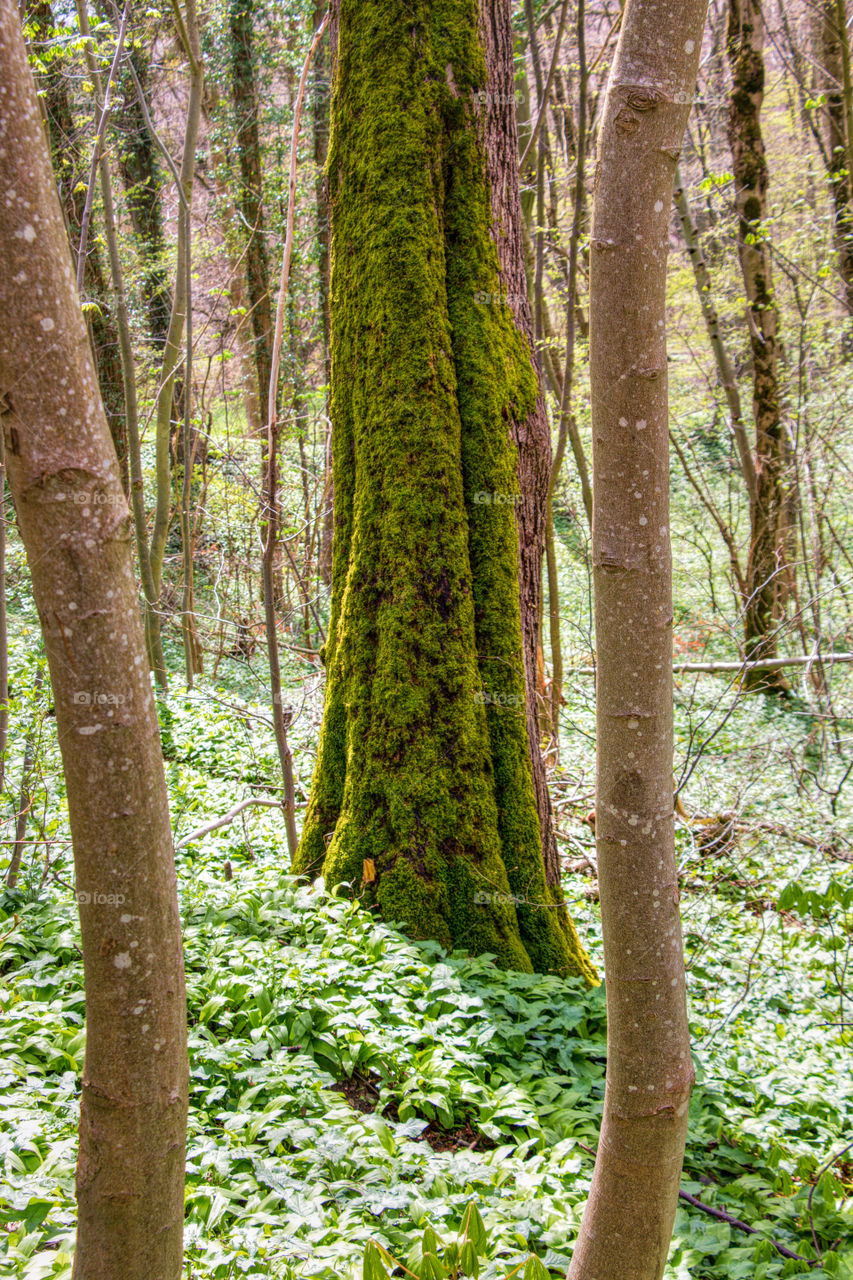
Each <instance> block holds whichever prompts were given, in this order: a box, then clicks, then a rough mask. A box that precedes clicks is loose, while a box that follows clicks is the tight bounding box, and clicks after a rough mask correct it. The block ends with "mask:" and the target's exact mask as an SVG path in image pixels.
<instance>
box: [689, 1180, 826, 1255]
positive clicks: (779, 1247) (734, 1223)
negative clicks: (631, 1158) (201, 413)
mask: <svg viewBox="0 0 853 1280" xmlns="http://www.w3.org/2000/svg"><path fill="white" fill-rule="evenodd" d="M678 1198H679V1200H683V1201H684V1202H685V1203H686V1204H691V1205H692V1206H693V1208H694V1209H701V1210H702V1212H703V1213H707V1214H708V1215H709V1216H710V1217H712V1218H717V1219H718V1220H719V1221H720V1222H727V1223H728V1224H729V1226H730V1227H735V1228H736V1229H737V1230H738V1231H745V1232H746V1234H747V1235H749V1236H761V1237H762V1239H764V1240H769V1241H770V1243H771V1244H772V1245H773V1248H774V1249H775V1250H776V1252H777V1253H781V1255H782V1257H783V1258H793V1259H794V1261H795V1262H808V1263H809V1265H810V1266H814V1265H815V1264H814V1262H813V1260H812V1259H811V1258H804V1257H803V1255H802V1254H801V1253H794V1251H793V1249H788V1248H787V1247H786V1246H785V1245H784V1244H780V1243H779V1241H778V1240H774V1239H773V1237H772V1236H765V1235H764V1232H763V1231H759V1230H758V1228H757V1227H751V1226H750V1225H749V1223H748V1222H741V1220H740V1218H735V1217H733V1216H732V1214H730V1213H726V1211H725V1209H715V1208H714V1206H713V1205H710V1204H705V1203H704V1202H703V1201H702V1200H697V1199H696V1197H695V1196H691V1195H690V1193H689V1192H687V1191H679V1193H678Z"/></svg>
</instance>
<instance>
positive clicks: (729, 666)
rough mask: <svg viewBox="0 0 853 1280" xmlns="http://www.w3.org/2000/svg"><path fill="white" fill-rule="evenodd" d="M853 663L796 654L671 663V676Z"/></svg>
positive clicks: (849, 658)
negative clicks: (794, 655)
mask: <svg viewBox="0 0 853 1280" xmlns="http://www.w3.org/2000/svg"><path fill="white" fill-rule="evenodd" d="M833 662H845V663H847V662H853V653H828V654H822V653H810V654H802V653H801V654H798V655H797V656H796V657H792V658H761V659H759V660H758V661H756V662H676V663H673V667H672V670H673V674H674V675H684V674H687V673H689V672H709V673H711V674H715V673H717V672H723V673H725V672H728V673H733V672H735V673H736V672H744V671H778V670H779V669H780V668H781V667H807V666H810V665H812V664H817V663H827V664H829V665H831V664H832V663H833ZM595 670H596V669H595V667H574V668H573V670H572V674H573V675H576V676H594V675H595Z"/></svg>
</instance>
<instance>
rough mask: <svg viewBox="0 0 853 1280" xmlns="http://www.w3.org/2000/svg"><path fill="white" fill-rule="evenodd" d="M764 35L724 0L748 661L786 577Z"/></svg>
mask: <svg viewBox="0 0 853 1280" xmlns="http://www.w3.org/2000/svg"><path fill="white" fill-rule="evenodd" d="M763 36H764V27H763V23H762V18H761V12H760V9H759V6H758V3H757V0H729V14H728V30H727V40H726V51H727V55H728V60H729V65H730V67H731V73H732V94H731V101H730V104H729V121H728V131H729V145H730V146H731V151H732V168H733V172H734V179H735V207H736V212H737V219H738V257H739V259H740V267H741V274H742V276H743V282H744V290H745V292H746V299H747V322H748V325H749V340H750V349H751V353H752V410H753V418H754V423H755V450H754V457H755V495H754V498H753V500H752V509H751V513H750V515H751V519H750V526H751V539H750V548H749V559H748V563H747V575H746V576H747V589H748V593H749V595H748V601H747V604H746V607H745V609H744V636H745V642H746V657H747V659H748V660H754V661H757V660H759V659H762V658H774V657H776V654H777V652H778V643H777V631H778V624H779V620H780V615H781V587H782V575H783V573H784V572H785V569H786V566H785V562H786V554H785V542H786V523H787V522H786V512H785V493H784V474H785V465H786V452H787V448H786V439H785V428H784V424H783V422H782V405H781V393H780V386H779V353H780V346H781V343H780V338H779V313H778V309H777V306H776V298H775V294H774V290H773V269H772V262H771V258H770V249H769V246H768V244H767V240H766V238H765V233H764V230H763V226H762V224H763V223H764V221H765V219H766V217H767V177H768V174H767V160H766V156H765V152H764V142H763V139H762V136H761V104H762V99H763V97H764V55H763ZM746 685H747V687H748V688H762V689H765V690H771V689H775V690H776V691H780V692H781V691H783V690H785V689H787V682H786V681H785V679H784V677H783V676H781V675H778V676H772V675H767V674H766V673H763V672H761V673H754V672H753V673H751V674H748V675H747V680H746Z"/></svg>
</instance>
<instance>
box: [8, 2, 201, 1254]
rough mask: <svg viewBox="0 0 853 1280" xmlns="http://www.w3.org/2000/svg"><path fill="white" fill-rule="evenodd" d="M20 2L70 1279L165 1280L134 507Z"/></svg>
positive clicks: (30, 478) (166, 1100)
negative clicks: (57, 854)
mask: <svg viewBox="0 0 853 1280" xmlns="http://www.w3.org/2000/svg"><path fill="white" fill-rule="evenodd" d="M19 22H20V20H19V14H18V6H17V4H16V3H15V0H0V184H2V189H3V191H4V192H5V193H7V194H6V199H4V200H3V201H0V260H2V262H3V266H4V270H3V271H2V272H0V314H2V316H3V324H2V325H0V426H2V432H3V438H4V443H5V453H6V462H7V465H8V474H9V486H10V489H11V492H12V496H13V498H14V502H15V509H16V512H17V517H18V524H19V527H20V532H21V539H22V542H23V544H24V547H25V550H26V553H27V560H28V563H29V567H30V572H31V575H32V586H33V596H34V599H35V603H36V607H37V609H38V613H39V621H40V624H41V629H42V634H43V636H44V642H45V649H46V651H47V659H48V665H49V669H50V681H51V688H52V693H53V700H54V704H55V709H56V730H57V737H58V740H59V745H60V749H61V752H62V765H63V772H64V777H65V786H66V792H67V796H68V814H69V820H70V824H71V838H72V843H73V848H74V870H75V882H76V884H75V887H76V891H77V901H78V905H79V912H80V933H81V948H82V954H83V966H84V972H85V979H86V1059H85V1065H84V1071H83V1080H82V1090H81V1099H80V1149H79V1154H78V1160H77V1204H78V1223H77V1246H76V1251H75V1257H74V1270H73V1275H74V1278H75V1280H117V1277H121V1278H122V1280H150V1277H154V1276H156V1277H158V1280H178V1278H179V1276H180V1274H181V1262H182V1231H183V1217H184V1147H185V1138H186V1118H187V1085H188V1071H187V1039H186V998H185V991H184V969H183V953H182V949H181V933H180V916H179V912H178V895H177V884H176V880H175V866H174V859H173V850H172V833H171V828H170V822H169V809H168V799H167V794H166V779H165V776H164V773H163V760H162V754H161V750H160V735H159V731H158V725H157V716H156V711H155V708H154V700H153V697H152V693H151V686H150V682H149V677H148V669H147V663H146V660H145V646H144V640H143V633H142V624H141V619H140V612H139V600H138V589H137V584H136V580H135V578H134V574H133V564H132V557H131V545H132V544H131V532H130V513H129V510H128V506H127V501H126V498H125V495H124V493H123V492H122V487H121V481H120V476H119V470H118V465H117V462H116V457H115V451H114V449H113V445H112V442H111V440H110V436H109V434H108V430H107V424H106V421H105V418H104V413H103V409H102V406H101V403H100V400H99V397H98V388H97V382H96V378H95V370H94V365H93V361H92V358H91V353H90V350H89V346H88V343H87V340H86V333H85V329H84V326H83V320H82V317H81V314H80V300H79V297H78V295H77V291H76V288H75V284H74V276H73V274H72V270H71V259H70V256H69V252H68V245H67V240H66V232H65V227H64V226H63V219H62V213H61V211H60V206H59V204H58V202H57V197H56V190H55V187H54V182H53V175H52V173H51V167H50V160H49V156H48V153H47V148H46V146H45V138H44V133H43V130H42V124H41V119H40V116H39V107H38V101H37V98H36V93H35V88H34V85H33V81H32V76H31V75H30V71H29V68H28V66H27V58H26V52H25V50H24V46H23V43H22V40H21V35H20V25H19Z"/></svg>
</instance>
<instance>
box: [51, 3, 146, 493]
mask: <svg viewBox="0 0 853 1280" xmlns="http://www.w3.org/2000/svg"><path fill="white" fill-rule="evenodd" d="M28 18H29V21H30V23H31V24H32V26H33V28H34V31H35V33H36V38H37V39H39V40H48V39H50V36H51V33H52V32H53V30H54V28H55V21H54V17H53V10H52V8H51V5H50V3H49V0H37V2H36V3H34V4H33V5H31V7H30V9H29V13H28ZM44 82H45V97H44V103H45V117H46V121H47V130H48V138H49V142H50V149H51V155H52V159H53V170H54V174H55V177H56V185H57V188H58V190H59V198H60V201H61V204H62V210H63V214H64V217H65V221H66V226H67V230H68V237H69V242H70V244H71V250H72V254H73V255H74V256H75V261H76V253H77V247H78V245H79V242H80V219H81V216H82V212H83V201H84V187H85V176H86V166H85V163H84V160H83V154H82V149H81V145H80V131H79V130H78V129H77V128H76V127H75V125H74V113H73V111H72V106H71V97H70V94H69V91H68V82H67V80H66V79H65V77H64V75H63V73H62V64H61V61H60V60H58V59H53V60H52V61H50V62H48V64H47V67H46V69H45V72H44ZM83 300H84V301H85V302H86V303H88V304H90V305H89V306H88V307H87V312H86V319H87V324H88V325H89V331H90V336H91V342H92V348H93V351H94V356H95V364H96V367H97V370H98V386H99V388H100V392H101V400H102V402H103V405H104V411H105V412H106V415H107V422H108V423H109V428H110V434H111V436H112V438H113V444H114V446H115V451H116V456H117V458H118V460H119V466H120V468H121V474H122V483H123V484H124V487H125V491H127V489H128V484H129V471H128V458H127V433H126V429H125V420H124V389H123V382H122V372H121V357H120V354H119V339H118V327H117V322H116V318H115V314H114V310H113V301H112V299H111V297H110V291H109V287H108V283H107V277H106V273H105V270H104V264H103V259H102V257H101V252H100V248H99V246H98V242H97V239H96V238H95V237H94V236H92V237H90V241H89V251H88V253H87V255H86V266H85V274H84V276H83Z"/></svg>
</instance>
